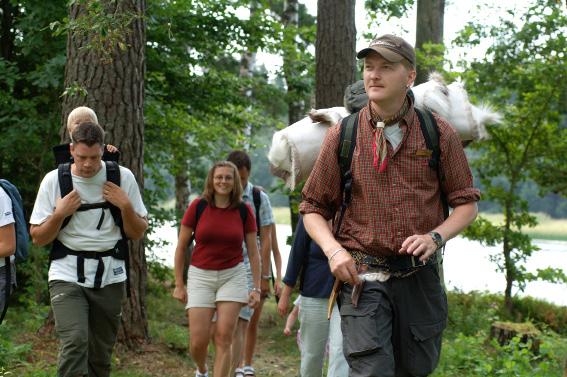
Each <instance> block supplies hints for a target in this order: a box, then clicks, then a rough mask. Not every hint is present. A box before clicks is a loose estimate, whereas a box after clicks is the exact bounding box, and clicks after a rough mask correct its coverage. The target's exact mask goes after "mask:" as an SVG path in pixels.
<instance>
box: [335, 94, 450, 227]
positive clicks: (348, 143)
mask: <svg viewBox="0 0 567 377" xmlns="http://www.w3.org/2000/svg"><path fill="white" fill-rule="evenodd" d="M410 93H411V92H410ZM414 109H415V112H416V113H417V116H418V118H419V126H420V128H421V133H422V134H423V138H424V139H425V144H426V146H427V148H428V149H429V150H431V151H432V153H431V157H430V159H429V163H428V165H429V167H430V168H431V169H433V170H435V171H437V176H438V178H439V182H440V183H441V182H443V181H444V180H445V175H444V174H443V169H442V167H441V149H440V147H439V127H438V126H437V121H435V117H434V116H433V114H432V113H431V111H429V110H425V111H423V110H420V109H418V108H415V107H414ZM358 115H359V113H358V112H356V113H354V114H350V115H348V116H346V117H345V118H343V120H342V121H341V125H340V139H339V150H338V158H339V161H338V162H339V167H340V171H341V192H342V193H343V200H342V203H341V208H340V213H339V218H338V220H337V222H336V225H335V236H337V235H338V233H339V230H340V227H341V224H342V222H343V217H344V214H345V212H346V209H347V208H348V206H349V205H350V202H351V200H352V172H351V164H352V156H353V154H354V149H355V148H356V135H357V130H358ZM441 202H442V204H443V214H444V217H445V218H447V217H449V205H448V203H447V197H446V196H445V195H444V194H443V192H441Z"/></svg>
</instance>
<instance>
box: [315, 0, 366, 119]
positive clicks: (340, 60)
mask: <svg viewBox="0 0 567 377" xmlns="http://www.w3.org/2000/svg"><path fill="white" fill-rule="evenodd" d="M354 6H355V0H318V2H317V42H316V45H315V107H316V108H317V109H321V108H328V107H333V106H343V97H344V91H345V88H346V86H347V85H349V84H352V83H353V82H354V81H355V78H356V56H355V55H356V26H355V13H354Z"/></svg>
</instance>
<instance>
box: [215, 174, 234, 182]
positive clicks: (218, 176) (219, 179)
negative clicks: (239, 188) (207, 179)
mask: <svg viewBox="0 0 567 377" xmlns="http://www.w3.org/2000/svg"><path fill="white" fill-rule="evenodd" d="M213 179H214V180H215V181H222V180H223V179H224V180H225V181H232V180H233V179H234V177H233V176H232V175H215V176H214V177H213Z"/></svg>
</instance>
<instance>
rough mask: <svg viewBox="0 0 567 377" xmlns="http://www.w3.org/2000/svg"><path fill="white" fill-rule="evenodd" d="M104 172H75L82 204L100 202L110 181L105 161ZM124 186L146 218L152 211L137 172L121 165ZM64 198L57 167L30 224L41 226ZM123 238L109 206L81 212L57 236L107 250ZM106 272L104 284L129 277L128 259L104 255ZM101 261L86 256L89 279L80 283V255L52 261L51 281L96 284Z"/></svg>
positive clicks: (73, 244)
mask: <svg viewBox="0 0 567 377" xmlns="http://www.w3.org/2000/svg"><path fill="white" fill-rule="evenodd" d="M101 164H102V168H101V169H100V171H99V172H98V173H97V174H96V175H95V176H94V177H91V178H83V177H79V176H76V175H72V180H73V188H74V189H75V190H77V192H78V193H79V196H80V197H81V202H82V203H100V202H103V201H104V199H103V197H102V187H103V185H104V183H105V182H106V164H104V163H101ZM120 187H121V188H122V190H124V191H125V192H126V194H127V195H128V197H129V199H130V202H131V203H132V206H133V207H134V211H135V212H136V213H137V214H138V215H140V216H142V217H145V216H147V214H148V211H147V210H146V207H145V206H144V203H143V202H142V197H141V195H140V190H139V189H138V184H137V183H136V179H135V178H134V174H132V172H131V171H130V170H128V169H127V168H125V167H122V166H120ZM60 197H61V189H60V188H59V179H58V174H57V169H56V170H53V171H51V172H49V173H47V175H46V176H45V177H44V178H43V181H42V182H41V185H40V187H39V191H38V193H37V198H36V201H35V204H34V207H33V212H32V214H31V217H30V224H33V225H40V224H42V223H43V222H45V221H46V220H47V218H48V217H49V216H51V215H52V214H53V211H54V209H55V204H56V203H57V199H58V198H60ZM103 211H104V218H103V221H102V223H101V226H100V229H97V226H98V224H99V221H100V219H101V217H102V213H103ZM121 238H122V236H121V234H120V228H119V227H118V226H116V224H115V223H114V219H113V218H112V215H111V214H110V210H109V209H102V208H97V209H93V210H89V211H77V212H75V214H73V217H71V221H69V224H67V226H66V227H65V228H63V229H62V230H61V231H60V232H59V234H58V235H57V239H58V240H59V241H60V242H61V243H62V244H63V245H65V246H67V247H68V248H70V249H72V250H77V251H106V250H109V249H112V248H113V247H114V245H115V244H116V242H117V241H118V240H120V239H121ZM102 260H103V263H104V273H103V276H102V284H101V287H104V286H106V285H109V284H113V283H118V282H122V281H124V280H126V269H125V262H124V261H121V260H118V259H115V258H112V257H104V258H103V259H102ZM97 266H98V260H96V259H87V258H85V270H84V274H85V282H84V283H79V282H77V257H76V256H74V255H67V256H66V257H65V258H61V259H57V260H54V261H53V262H51V266H50V268H49V275H48V280H49V281H52V280H63V281H67V282H73V283H77V284H79V285H81V286H84V287H89V288H92V287H94V278H95V274H96V269H97Z"/></svg>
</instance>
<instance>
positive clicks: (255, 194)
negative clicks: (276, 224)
mask: <svg viewBox="0 0 567 377" xmlns="http://www.w3.org/2000/svg"><path fill="white" fill-rule="evenodd" d="M252 200H253V201H254V209H255V212H256V234H257V235H258V237H259V236H260V206H261V205H262V194H261V192H260V189H259V188H258V187H256V186H252ZM247 214H248V213H247ZM244 223H246V221H245V222H244Z"/></svg>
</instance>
